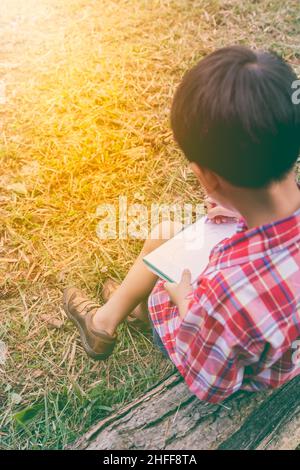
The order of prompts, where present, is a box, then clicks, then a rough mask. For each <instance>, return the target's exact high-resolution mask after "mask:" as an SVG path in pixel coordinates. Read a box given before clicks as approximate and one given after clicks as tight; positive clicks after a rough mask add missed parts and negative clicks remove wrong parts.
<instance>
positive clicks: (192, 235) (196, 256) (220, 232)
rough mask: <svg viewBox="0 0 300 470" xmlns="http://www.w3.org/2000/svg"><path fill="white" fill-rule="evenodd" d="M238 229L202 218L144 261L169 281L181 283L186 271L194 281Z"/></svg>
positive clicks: (232, 223)
mask: <svg viewBox="0 0 300 470" xmlns="http://www.w3.org/2000/svg"><path fill="white" fill-rule="evenodd" d="M236 229H237V223H236V222H227V223H223V224H219V225H218V224H215V223H214V222H211V221H208V219H207V217H201V218H200V219H199V220H197V222H195V223H194V224H192V225H189V226H188V227H186V228H184V229H183V230H182V231H181V232H179V233H178V234H177V235H175V237H173V238H171V239H170V240H168V241H167V242H165V243H164V244H163V245H161V246H159V247H158V248H156V249H155V250H153V251H152V252H151V253H150V254H148V255H146V256H145V257H144V258H143V260H144V262H145V263H146V265H147V266H148V267H149V269H150V270H151V271H153V272H154V273H155V274H157V275H158V276H159V277H160V278H162V279H165V280H166V281H170V282H179V281H180V279H181V275H182V272H183V270H184V269H189V270H190V271H191V274H192V282H194V281H195V280H196V279H197V278H198V277H199V275H200V274H201V273H202V272H203V271H204V269H205V268H206V266H207V264H208V261H209V255H210V252H211V250H212V249H213V248H214V247H215V246H216V245H217V244H218V243H220V242H221V241H222V240H224V239H225V238H228V237H231V236H232V235H234V234H235V233H236Z"/></svg>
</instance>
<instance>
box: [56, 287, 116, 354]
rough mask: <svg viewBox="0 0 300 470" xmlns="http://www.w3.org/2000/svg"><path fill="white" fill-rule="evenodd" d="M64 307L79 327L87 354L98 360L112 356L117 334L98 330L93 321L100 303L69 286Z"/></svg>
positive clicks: (65, 292) (65, 293)
mask: <svg viewBox="0 0 300 470" xmlns="http://www.w3.org/2000/svg"><path fill="white" fill-rule="evenodd" d="M63 307H64V311H65V312H66V314H67V316H68V318H69V319H70V320H71V321H72V322H73V323H74V324H75V326H76V327H77V328H78V330H79V333H80V337H81V341H82V345H83V348H84V350H85V352H86V353H87V355H88V356H90V357H91V358H93V359H95V360H97V361H101V360H103V359H106V358H107V357H108V356H110V355H111V353H112V352H113V349H114V347H115V344H116V340H117V335H114V336H112V335H110V334H108V333H107V332H106V331H97V330H95V329H94V327H93V323H92V318H93V316H94V315H95V313H96V311H97V309H98V308H99V307H100V305H97V304H96V303H95V302H92V301H90V300H89V299H88V297H87V296H86V295H85V294H84V293H83V292H82V291H81V290H79V289H77V288H76V287H69V288H67V289H65V290H64V295H63Z"/></svg>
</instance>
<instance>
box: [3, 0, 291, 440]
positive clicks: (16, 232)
mask: <svg viewBox="0 0 300 470" xmlns="http://www.w3.org/2000/svg"><path fill="white" fill-rule="evenodd" d="M299 13H300V9H299V1H298V0H287V1H285V2H282V1H281V0H273V1H271V0H257V1H255V2H253V1H249V0H248V1H236V0H227V1H226V0H225V1H221V0H220V1H217V0H153V1H150V0H127V1H126V0H118V1H117V0H115V1H113V0H89V1H88V0H66V1H64V2H63V1H61V0H39V1H37V0H36V1H34V0H26V2H24V1H23V0H2V1H1V6H0V45H1V47H0V128H1V134H0V161H1V169H0V339H1V341H2V343H1V345H2V347H3V342H4V343H5V345H6V346H7V347H8V355H7V359H6V361H4V360H3V357H2V361H1V364H0V448H2V449H11V448H15V449H25V448H29V449H41V448H48V449H53V448H55V449H57V448H62V447H64V446H65V445H66V444H68V443H70V442H72V441H73V440H74V439H75V438H76V437H78V436H79V435H80V434H82V433H83V432H84V431H85V430H86V429H87V428H88V427H89V426H90V425H91V424H92V423H94V422H95V421H97V420H99V419H100V418H102V417H104V416H106V415H107V414H109V413H110V412H111V411H112V410H113V409H114V408H116V407H118V406H120V405H121V404H123V403H124V402H127V401H129V400H131V399H133V398H134V397H136V396H138V395H140V394H141V393H142V392H143V391H145V390H146V389H147V388H148V387H149V386H150V385H152V384H154V383H155V382H156V381H158V380H159V379H161V378H163V377H164V376H165V375H166V374H167V373H169V372H170V371H171V366H170V364H169V363H168V362H166V361H165V360H164V359H162V356H161V354H160V353H159V352H156V351H155V350H154V348H153V346H152V345H151V339H150V337H149V336H147V335H144V334H142V333H139V332H138V331H134V330H133V329H129V328H128V327H127V326H122V327H121V329H120V331H119V342H118V347H117V349H116V352H115V354H114V355H113V356H112V357H111V358H110V359H109V360H108V361H106V362H103V363H94V362H92V361H91V360H89V359H88V358H87V357H86V355H85V354H84V352H83V350H82V348H81V346H80V342H79V341H78V335H77V333H76V331H75V330H74V328H73V326H72V325H71V324H69V322H68V321H67V320H66V318H65V315H64V313H63V311H62V308H61V295H62V290H63V288H64V287H65V286H67V285H71V284H76V285H77V286H79V287H82V288H83V289H85V291H86V292H88V293H89V294H90V295H91V297H94V298H99V297H100V292H101V285H102V283H103V281H104V280H105V279H106V278H107V277H108V276H109V277H112V278H114V279H117V280H119V279H122V277H123V276H124V274H125V272H126V271H127V270H128V267H129V266H130V264H131V263H132V261H133V259H134V257H135V256H136V254H137V253H138V251H139V249H140V247H141V243H142V242H141V241H140V240H132V239H131V240H99V238H98V237H97V234H96V227H97V223H98V217H97V207H98V206H99V205H100V204H102V203H114V204H117V202H118V197H119V195H125V196H127V198H128V202H129V203H140V202H143V203H144V204H147V206H150V204H151V203H152V202H180V203H183V202H193V203H195V202H199V201H201V198H202V193H201V191H200V190H199V189H198V187H197V184H196V181H195V180H194V178H193V176H192V175H191V173H190V172H189V171H188V169H187V166H186V163H185V162H184V159H183V157H182V155H181V154H180V152H179V150H178V149H177V148H176V145H175V144H174V142H173V140H172V135H171V131H170V127H169V109H170V103H171V98H172V95H173V92H174V90H175V87H176V84H177V83H178V82H179V80H180V78H181V76H182V74H183V73H184V71H185V70H186V69H187V68H188V67H190V66H191V65H193V64H194V63H195V62H197V60H199V59H200V58H201V57H203V56H204V55H205V54H207V53H209V52H211V51H212V50H214V49H215V48H217V47H221V46H224V45H228V44H233V43H239V44H247V45H250V46H258V47H264V48H266V47H268V48H272V49H273V50H275V51H277V52H279V53H281V54H283V55H284V57H286V58H287V59H288V60H289V61H290V62H291V63H292V64H293V65H294V67H295V68H296V69H297V70H298V72H299V71H300V48H299V43H300V42H299V38H300V26H299V25H300V21H299Z"/></svg>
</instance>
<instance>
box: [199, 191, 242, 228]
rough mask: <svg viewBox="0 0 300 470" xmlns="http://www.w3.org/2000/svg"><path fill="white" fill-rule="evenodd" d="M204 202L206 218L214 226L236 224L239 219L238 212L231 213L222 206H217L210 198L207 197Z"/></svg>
mask: <svg viewBox="0 0 300 470" xmlns="http://www.w3.org/2000/svg"><path fill="white" fill-rule="evenodd" d="M205 202H206V207H207V217H208V218H209V220H211V221H212V222H214V223H216V224H222V223H226V222H236V221H237V219H239V218H240V217H241V216H240V214H239V213H238V212H235V211H231V210H229V209H226V208H225V207H223V206H220V205H218V204H217V203H216V202H215V201H214V200H213V199H212V198H210V197H208V198H207V199H206V201H205Z"/></svg>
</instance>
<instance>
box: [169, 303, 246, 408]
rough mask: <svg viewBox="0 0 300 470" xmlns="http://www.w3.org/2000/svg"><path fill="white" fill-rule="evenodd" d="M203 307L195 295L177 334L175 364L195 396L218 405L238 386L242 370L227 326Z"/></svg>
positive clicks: (240, 381)
mask: <svg viewBox="0 0 300 470" xmlns="http://www.w3.org/2000/svg"><path fill="white" fill-rule="evenodd" d="M204 297H205V296H204ZM204 305H205V301H204V300H203V299H201V301H200V302H199V297H198V295H197V294H195V295H194V298H193V299H192V300H191V302H190V304H189V308H188V312H187V314H186V316H185V317H184V319H183V320H182V321H181V323H180V326H179V328H178V329H177V331H176V337H175V347H174V349H175V353H176V354H175V355H174V359H175V361H174V362H176V361H177V364H175V365H177V367H178V370H179V371H180V373H181V374H182V375H183V377H184V379H185V382H186V383H187V385H188V387H189V388H190V390H191V392H192V393H193V394H194V395H196V396H197V397H198V398H199V399H200V400H205V401H208V402H211V403H217V402H220V401H222V400H224V399H225V398H227V397H228V396H229V395H231V394H232V393H234V392H235V391H237V390H238V389H239V388H240V387H241V385H242V382H243V376H244V367H243V366H242V365H241V363H240V361H239V357H238V356H239V352H238V351H239V347H238V345H237V344H236V341H235V338H234V337H233V336H232V334H231V333H230V332H229V331H228V330H227V328H226V323H223V322H222V321H220V320H218V319H217V318H216V317H215V316H214V313H212V314H209V313H208V312H207V310H206V309H205V306H204Z"/></svg>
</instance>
